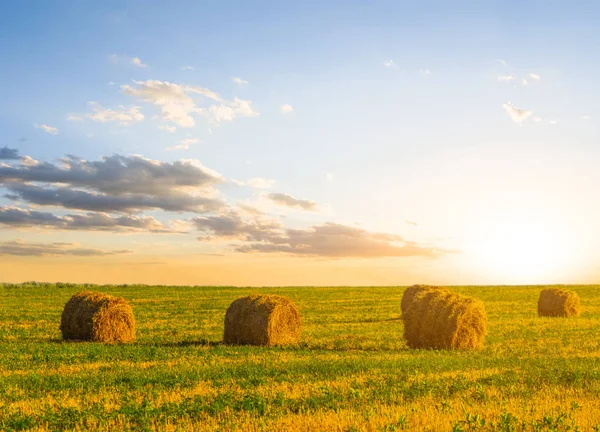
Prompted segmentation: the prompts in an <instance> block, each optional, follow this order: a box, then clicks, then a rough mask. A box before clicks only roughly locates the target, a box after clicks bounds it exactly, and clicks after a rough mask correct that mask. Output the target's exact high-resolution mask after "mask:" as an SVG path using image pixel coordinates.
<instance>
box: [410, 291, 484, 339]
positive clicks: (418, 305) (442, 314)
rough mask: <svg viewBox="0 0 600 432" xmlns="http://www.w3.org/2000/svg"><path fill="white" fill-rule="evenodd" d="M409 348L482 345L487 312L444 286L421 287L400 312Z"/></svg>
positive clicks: (470, 298)
mask: <svg viewBox="0 0 600 432" xmlns="http://www.w3.org/2000/svg"><path fill="white" fill-rule="evenodd" d="M402 319H403V321H404V338H405V339H406V343H407V344H408V346H409V347H411V348H433V349H477V348H481V347H482V346H483V340H484V338H485V334H486V327H487V316H486V314H485V307H484V306H483V303H482V302H481V301H480V300H478V299H475V298H472V297H466V296H462V295H459V294H455V293H452V292H450V291H448V290H447V289H443V288H442V289H440V288H439V287H437V289H421V290H417V292H416V293H414V297H413V299H412V302H411V303H410V304H409V305H408V307H407V309H406V312H405V313H404V314H403V315H402Z"/></svg>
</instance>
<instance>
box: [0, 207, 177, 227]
mask: <svg viewBox="0 0 600 432" xmlns="http://www.w3.org/2000/svg"><path fill="white" fill-rule="evenodd" d="M0 225H5V226H10V227H43V228H55V229H64V230H90V231H115V232H128V231H134V232H135V231H149V232H154V233H175V232H178V231H175V230H173V229H170V228H169V227H168V226H165V225H164V224H162V223H160V222H159V221H157V220H156V219H155V218H153V217H151V216H118V217H113V216H110V215H108V214H106V213H87V214H69V215H65V216H57V215H54V214H52V213H47V212H39V211H32V210H25V209H20V208H17V207H0Z"/></svg>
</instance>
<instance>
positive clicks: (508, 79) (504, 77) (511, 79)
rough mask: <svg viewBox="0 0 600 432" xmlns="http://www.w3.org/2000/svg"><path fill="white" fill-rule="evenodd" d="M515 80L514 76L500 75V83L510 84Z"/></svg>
mask: <svg viewBox="0 0 600 432" xmlns="http://www.w3.org/2000/svg"><path fill="white" fill-rule="evenodd" d="M514 79H515V76H514V75H498V81H503V82H509V81H513V80H514Z"/></svg>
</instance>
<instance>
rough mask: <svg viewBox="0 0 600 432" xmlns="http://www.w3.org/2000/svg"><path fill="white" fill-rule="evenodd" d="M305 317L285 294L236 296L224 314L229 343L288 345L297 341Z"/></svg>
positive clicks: (226, 340) (225, 339) (225, 336)
mask: <svg viewBox="0 0 600 432" xmlns="http://www.w3.org/2000/svg"><path fill="white" fill-rule="evenodd" d="M301 330H302V320H301V318H300V314H299V313H298V309H296V306H295V305H294V303H292V301H291V300H290V299H288V298H286V297H281V296H277V295H257V294H254V295H251V296H248V297H241V298H239V299H237V300H235V301H234V302H233V303H231V305H230V306H229V308H228V309H227V313H226V314H225V334H224V337H223V341H224V342H225V343H226V344H234V345H238V344H248V345H265V346H273V345H289V344H294V343H297V342H298V339H299V338H300V332H301Z"/></svg>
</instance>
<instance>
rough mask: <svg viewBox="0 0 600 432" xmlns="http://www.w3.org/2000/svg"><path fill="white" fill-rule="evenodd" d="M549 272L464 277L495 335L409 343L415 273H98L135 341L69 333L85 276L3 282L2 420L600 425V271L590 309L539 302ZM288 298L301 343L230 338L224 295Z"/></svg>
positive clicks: (22, 424) (45, 425) (65, 424)
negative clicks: (323, 276) (357, 282)
mask: <svg viewBox="0 0 600 432" xmlns="http://www.w3.org/2000/svg"><path fill="white" fill-rule="evenodd" d="M542 288H543V287H539V286H522V287H491V286H490V287H452V290H453V291H455V292H459V293H462V294H466V295H469V296H475V297H478V298H480V299H481V300H483V302H484V303H485V306H486V310H487V315H488V336H487V338H486V341H485V347H484V349H483V350H481V351H475V352H451V351H430V350H411V349H408V348H407V347H406V344H405V342H404V340H403V338H402V333H403V326H402V321H401V319H400V316H401V314H400V301H401V298H402V294H403V292H404V289H405V288H404V287H384V288H382V287H333V288H316V287H293V288H259V289H256V288H230V287H162V286H161V287H158V286H157V287H149V286H106V287H105V286H103V287H93V288H92V289H94V290H99V291H102V292H106V293H109V294H112V295H117V296H123V297H125V298H126V299H128V300H129V301H130V303H131V305H132V306H133V308H134V313H135V316H136V321H137V336H138V338H137V341H136V342H135V343H133V344H129V345H102V344H95V343H86V342H62V341H61V339H60V336H61V335H60V331H59V329H58V327H59V323H60V316H61V312H62V308H63V306H64V304H65V303H66V302H67V300H68V299H69V297H70V296H71V295H72V294H74V293H75V292H77V291H79V290H81V289H82V287H79V286H55V285H39V286H34V285H20V286H15V285H5V286H3V287H2V288H1V289H0V294H1V297H2V300H1V303H0V429H1V430H24V429H26V430H64V429H67V430H89V429H93V430H112V431H114V430H200V431H201V430H214V431H216V430H277V431H286V430H290V431H295V430H315V431H320V430H335V431H363V430H365V431H398V430H419V431H420V430H424V431H426V430H429V431H471V430H480V431H487V430H490V431H491V430H500V431H521V430H526V431H563V430H564V431H567V430H569V431H577V430H580V431H588V430H590V431H599V430H600V291H599V289H600V286H570V287H568V289H572V290H575V291H576V292H577V293H578V294H579V295H580V297H581V301H582V305H583V311H582V315H581V316H580V317H578V318H568V319H565V318H538V317H537V299H538V296H539V293H540V291H541V289H542ZM253 292H256V293H264V294H266V293H269V294H280V295H284V296H287V297H289V298H291V299H292V300H293V301H294V302H295V303H296V305H297V306H298V308H299V310H300V312H301V314H302V316H303V321H304V326H303V333H302V337H301V343H300V345H299V346H297V347H293V348H289V347H288V348H261V347H248V346H245V347H239V346H224V345H221V344H220V341H221V340H222V336H223V320H224V316H225V311H226V309H227V307H228V305H229V304H230V303H231V302H232V301H233V300H235V299H236V298H238V297H240V296H244V295H248V294H250V293H253Z"/></svg>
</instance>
